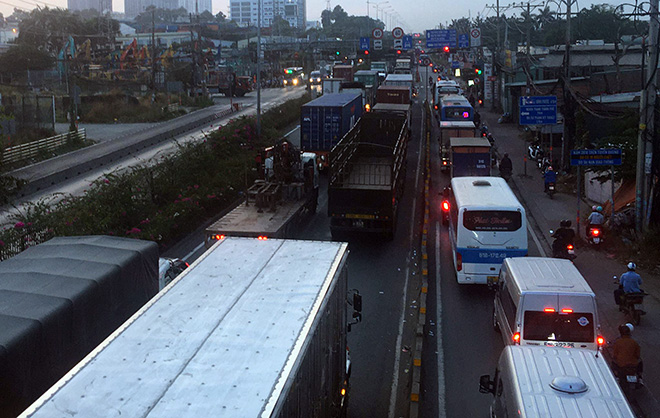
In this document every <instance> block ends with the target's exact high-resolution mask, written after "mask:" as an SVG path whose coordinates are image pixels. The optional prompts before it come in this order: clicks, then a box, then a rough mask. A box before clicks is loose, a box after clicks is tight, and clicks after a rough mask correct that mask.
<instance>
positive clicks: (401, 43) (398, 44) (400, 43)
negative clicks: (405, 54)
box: [394, 39, 403, 49]
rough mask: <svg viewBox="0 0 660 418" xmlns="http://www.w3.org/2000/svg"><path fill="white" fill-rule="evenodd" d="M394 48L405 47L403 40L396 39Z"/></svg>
mask: <svg viewBox="0 0 660 418" xmlns="http://www.w3.org/2000/svg"><path fill="white" fill-rule="evenodd" d="M394 49H403V40H402V39H395V40H394Z"/></svg>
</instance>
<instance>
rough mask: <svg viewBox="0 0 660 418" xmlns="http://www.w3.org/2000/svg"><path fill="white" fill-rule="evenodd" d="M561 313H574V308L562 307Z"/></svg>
mask: <svg viewBox="0 0 660 418" xmlns="http://www.w3.org/2000/svg"><path fill="white" fill-rule="evenodd" d="M561 313H573V309H569V308H566V309H562V310H561Z"/></svg>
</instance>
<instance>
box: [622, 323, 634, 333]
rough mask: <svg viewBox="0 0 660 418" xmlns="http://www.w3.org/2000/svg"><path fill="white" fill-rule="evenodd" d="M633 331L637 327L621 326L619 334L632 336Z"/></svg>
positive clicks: (630, 325)
mask: <svg viewBox="0 0 660 418" xmlns="http://www.w3.org/2000/svg"><path fill="white" fill-rule="evenodd" d="M633 329H635V327H634V326H633V325H632V324H631V323H627V324H622V325H619V334H621V335H630V334H631V333H632V331H633Z"/></svg>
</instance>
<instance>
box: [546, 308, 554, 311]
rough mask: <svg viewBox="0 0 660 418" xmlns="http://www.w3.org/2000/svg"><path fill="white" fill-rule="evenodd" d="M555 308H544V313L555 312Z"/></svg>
mask: <svg viewBox="0 0 660 418" xmlns="http://www.w3.org/2000/svg"><path fill="white" fill-rule="evenodd" d="M554 311H555V308H543V312H554Z"/></svg>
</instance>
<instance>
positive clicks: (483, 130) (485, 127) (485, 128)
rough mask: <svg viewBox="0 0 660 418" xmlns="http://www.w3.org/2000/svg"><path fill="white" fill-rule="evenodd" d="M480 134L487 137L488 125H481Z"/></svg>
mask: <svg viewBox="0 0 660 418" xmlns="http://www.w3.org/2000/svg"><path fill="white" fill-rule="evenodd" d="M481 136H482V137H483V138H487V137H488V126H486V125H482V126H481Z"/></svg>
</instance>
